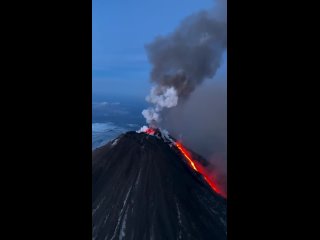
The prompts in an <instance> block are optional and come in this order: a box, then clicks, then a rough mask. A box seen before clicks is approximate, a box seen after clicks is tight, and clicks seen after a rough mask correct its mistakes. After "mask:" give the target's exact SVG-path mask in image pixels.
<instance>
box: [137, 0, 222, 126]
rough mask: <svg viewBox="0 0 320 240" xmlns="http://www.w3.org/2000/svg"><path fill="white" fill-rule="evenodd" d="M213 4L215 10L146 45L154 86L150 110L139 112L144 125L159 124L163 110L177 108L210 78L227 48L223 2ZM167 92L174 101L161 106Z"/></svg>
mask: <svg viewBox="0 0 320 240" xmlns="http://www.w3.org/2000/svg"><path fill="white" fill-rule="evenodd" d="M215 3H216V6H215V10H211V11H200V12H198V13H195V14H193V15H191V16H189V17H187V18H186V19H184V20H183V21H182V22H181V24H180V26H178V28H177V29H176V30H175V31H174V32H172V33H170V34H169V35H167V36H159V37H157V38H156V39H155V40H154V41H153V42H152V43H150V44H148V45H146V50H147V53H148V58H149V61H150V63H151V64H152V70H151V74H150V77H151V82H152V83H154V84H155V86H154V87H153V89H152V90H151V92H150V94H149V96H148V97H147V99H146V100H147V101H148V102H150V103H152V104H154V106H153V107H150V108H148V109H145V110H144V111H143V115H144V117H145V118H146V120H147V123H149V124H150V123H153V124H156V123H158V122H160V121H161V117H160V115H161V111H162V110H163V108H171V107H174V106H178V103H181V102H184V101H185V100H186V99H187V98H188V97H189V96H190V94H191V93H192V92H193V91H194V90H195V89H196V88H197V87H198V86H199V85H200V84H201V83H202V82H203V81H204V80H205V79H208V78H213V77H214V75H215V73H216V71H217V69H218V68H219V66H220V63H221V59H222V55H223V52H224V51H225V50H226V47H227V27H226V26H227V23H226V11H225V5H226V1H216V2H215ZM168 91H170V92H171V93H172V94H171V95H170V96H171V97H170V98H169V99H171V100H172V99H173V100H174V101H172V102H170V104H162V103H163V99H166V100H167V99H168V96H165V94H166V93H167V92H168ZM166 103H167V102H166Z"/></svg>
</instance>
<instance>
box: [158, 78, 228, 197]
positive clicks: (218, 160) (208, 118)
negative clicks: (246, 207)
mask: <svg viewBox="0 0 320 240" xmlns="http://www.w3.org/2000/svg"><path fill="white" fill-rule="evenodd" d="M160 125H161V127H163V128H165V129H167V130H168V131H169V132H170V134H171V135H173V136H177V137H178V138H179V139H180V140H181V141H182V142H183V144H184V145H185V146H186V147H188V148H190V149H192V150H193V151H195V152H197V153H199V154H200V155H202V156H203V157H204V158H206V159H207V160H208V161H209V162H210V165H209V166H207V168H206V170H207V172H208V175H209V176H210V177H211V178H212V180H213V181H214V182H215V183H217V185H218V186H219V188H220V189H221V190H223V191H224V193H225V195H227V194H226V193H227V81H226V80H219V81H218V79H210V80H208V82H206V84H203V85H202V86H200V87H198V88H197V89H196V90H195V91H194V92H193V93H192V94H191V95H190V97H189V98H188V100H187V101H186V102H184V104H181V105H180V106H179V107H177V108H171V109H167V110H166V111H164V112H163V121H162V122H161V124H160Z"/></svg>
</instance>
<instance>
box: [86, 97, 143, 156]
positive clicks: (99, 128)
mask: <svg viewBox="0 0 320 240" xmlns="http://www.w3.org/2000/svg"><path fill="white" fill-rule="evenodd" d="M147 106H148V105H147V103H146V102H145V101H144V99H139V98H134V97H105V96H93V98H92V150H94V149H95V148H97V147H101V146H103V145H105V144H106V143H108V142H109V141H111V140H113V139H114V138H117V137H118V136H119V135H120V134H121V133H124V132H127V131H136V130H138V129H140V128H141V127H142V126H143V125H145V119H144V118H143V116H142V114H141V112H142V110H143V109H144V108H146V107H147Z"/></svg>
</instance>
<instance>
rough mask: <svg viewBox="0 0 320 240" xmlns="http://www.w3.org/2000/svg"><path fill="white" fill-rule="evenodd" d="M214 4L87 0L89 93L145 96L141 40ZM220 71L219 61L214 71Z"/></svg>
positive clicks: (194, 0)
mask: <svg viewBox="0 0 320 240" xmlns="http://www.w3.org/2000/svg"><path fill="white" fill-rule="evenodd" d="M213 7H214V1H213V0H161V1H160V0H92V89H93V95H105V96H109V97H122V96H135V97H139V98H144V97H145V96H146V95H147V93H148V91H149V89H150V86H151V84H150V82H149V72H150V69H151V66H150V64H149V63H148V60H147V55H146V52H145V49H144V45H145V44H146V43H149V42H151V41H153V39H154V38H155V37H156V36H158V35H166V34H168V33H170V32H172V31H174V29H175V28H176V27H177V26H178V25H179V23H180V22H181V20H183V19H184V18H185V17H187V16H188V15H190V14H192V13H195V12H197V11H199V10H203V9H210V8H213ZM225 61H226V56H225V59H224V62H225ZM225 74H226V64H225V63H224V64H223V66H222V67H221V69H220V71H219V73H218V74H217V75H218V76H220V75H222V76H224V75H225Z"/></svg>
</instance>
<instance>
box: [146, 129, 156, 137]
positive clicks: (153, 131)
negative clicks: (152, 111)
mask: <svg viewBox="0 0 320 240" xmlns="http://www.w3.org/2000/svg"><path fill="white" fill-rule="evenodd" d="M145 132H146V133H148V134H150V135H153V134H154V133H155V132H156V130H154V129H153V128H148V129H147V130H145Z"/></svg>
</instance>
